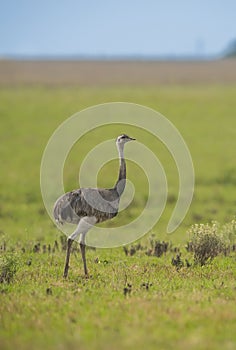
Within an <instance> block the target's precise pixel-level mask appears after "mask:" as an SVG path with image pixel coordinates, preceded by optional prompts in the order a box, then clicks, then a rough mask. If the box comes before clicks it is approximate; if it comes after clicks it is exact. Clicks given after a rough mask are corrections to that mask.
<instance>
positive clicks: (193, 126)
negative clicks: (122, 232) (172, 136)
mask: <svg viewBox="0 0 236 350" xmlns="http://www.w3.org/2000/svg"><path fill="white" fill-rule="evenodd" d="M235 96H236V85H227V86H224V85H223V84H222V85H217V86H216V85H206V84H205V85H189V86H187V87H183V86H177V85H175V86H156V87H155V86H152V87H147V86H146V87H145V88H144V87H142V86H136V87H134V86H130V87H129V86H124V87H123V86H110V87H106V86H104V87H102V88H101V87H99V88H98V87H76V86H73V87H66V88H63V87H60V86H57V87H43V86H32V87H29V86H25V87H20V86H18V87H13V86H12V87H8V88H7V87H2V88H1V90H0V101H1V104H0V121H1V129H0V132H1V147H0V155H1V176H0V188H1V192H0V198H1V202H0V232H1V233H0V235H1V236H0V238H1V246H2V250H1V259H2V260H1V261H3V260H4V259H6V258H8V259H10V261H11V263H12V265H14V266H15V267H16V271H15V272H14V277H13V280H12V282H11V283H6V282H3V283H1V284H0V288H1V295H0V297H1V303H0V309H1V313H0V314H1V316H0V317H1V327H0V337H1V348H2V349H4V350H5V349H6V350H7V349H9V350H10V349H13V348H18V349H19V350H20V349H32V350H33V349H42V348H45V349H72V350H73V349H111V348H112V349H133V348H136V349H143V348H144V347H146V348H147V349H156V348H160V349H184V348H191V349H222V348H223V347H224V348H225V349H235V346H236V336H235V327H236V306H235V305H236V303H235V301H236V279H235V277H236V265H235V264H236V256H235V253H232V254H231V255H230V256H228V257H218V258H216V259H215V260H214V261H213V262H212V263H211V264H209V265H206V266H204V267H199V266H191V267H189V268H187V267H183V268H181V269H180V270H177V269H176V267H175V266H173V265H172V264H171V260H172V258H173V257H174V256H175V255H176V252H175V251H168V252H167V254H166V255H163V256H162V257H161V258H157V257H155V256H147V255H146V254H145V252H146V250H147V249H148V247H150V243H149V237H150V234H151V233H152V234H155V236H156V239H164V240H166V241H172V242H173V246H175V247H178V248H179V249H180V251H181V252H182V258H183V260H184V259H185V258H187V259H188V260H189V261H190V262H192V256H191V254H190V253H188V252H187V251H186V249H185V242H186V241H187V240H188V239H189V237H188V236H187V234H186V231H187V229H188V228H189V227H190V226H191V225H192V224H193V223H198V222H209V221H211V220H218V221H219V222H221V223H225V222H227V221H230V220H231V219H232V218H233V217H234V215H235V205H236V199H235V185H236V165H235V149H236V121H235V110H236V99H235ZM112 101H127V102H134V103H139V104H143V105H146V106H148V107H151V108H154V109H156V110H158V111H159V112H161V113H162V114H163V115H165V116H166V117H167V118H168V119H169V120H170V121H171V122H172V123H173V124H174V125H175V126H176V127H177V128H178V129H179V131H180V132H181V134H182V135H183V137H184V139H185V141H186V143H187V145H188V147H189V149H190V152H191V154H192V158H193V162H194V168H195V173H196V184H195V185H196V188H195V194H194V199H193V202H192V205H191V208H190V210H189V213H188V214H187V216H186V218H185V220H184V222H183V224H182V225H181V227H180V228H179V229H178V230H177V232H175V233H174V234H172V235H171V236H169V235H167V234H166V233H165V230H166V225H167V222H168V220H169V218H170V215H171V212H172V210H173V207H174V204H175V200H176V198H177V194H178V180H177V172H176V169H175V167H174V164H173V161H172V160H171V157H170V155H169V154H168V152H167V151H166V150H165V148H164V147H163V146H162V145H161V144H160V143H158V142H157V141H156V140H154V139H153V138H151V137H150V135H147V134H145V133H143V132H142V131H140V130H135V129H134V128H131V127H130V128H128V130H126V131H127V133H128V134H131V135H132V136H134V137H136V138H137V139H140V140H141V141H142V142H144V143H146V144H147V145H148V146H149V147H150V148H152V149H154V150H155V152H156V153H157V154H158V157H159V159H160V161H161V162H162V164H163V167H164V169H165V170H166V175H167V178H168V183H169V192H170V193H169V200H168V203H167V207H166V209H165V211H164V213H163V216H162V218H161V220H160V221H159V222H158V224H157V225H156V226H155V228H154V229H153V230H152V232H150V233H149V234H148V235H147V236H146V237H144V238H143V239H142V241H141V245H142V246H143V247H144V249H143V250H139V251H138V252H137V253H136V254H134V255H133V256H126V255H125V254H124V251H123V249H122V248H117V249H108V250H103V249H97V250H91V249H89V250H88V253H87V256H88V267H89V271H90V273H91V278H89V279H84V277H83V273H82V266H81V259H80V255H79V252H78V251H77V250H75V252H74V254H73V256H72V260H71V269H70V274H69V278H68V280H63V278H62V270H63V263H64V254H65V253H64V251H63V249H62V246H61V244H60V236H61V234H60V232H59V231H58V230H57V229H56V227H55V226H54V225H53V223H52V222H51V221H50V218H49V217H48V216H47V214H46V212H45V210H44V207H43V203H42V199H41V193H40V186H39V169H40V161H41V157H42V154H43V151H44V148H45V145H46V143H47V141H48V139H49V137H50V136H51V134H52V133H53V131H54V130H55V128H56V127H57V126H58V125H59V124H60V123H61V122H63V121H64V120H65V119H66V118H67V117H69V116H71V115H72V114H73V113H75V112H77V111H78V110H81V109H83V108H85V107H89V106H91V105H95V104H98V103H104V102H112ZM120 132H124V129H123V128H122V126H117V127H115V128H114V126H113V127H107V128H105V129H102V128H101V129H98V130H96V131H95V132H94V133H93V134H92V135H87V136H86V137H84V139H83V140H82V141H81V143H80V145H79V146H80V148H79V151H80V152H78V149H76V148H75V150H73V151H72V154H71V155H70V157H69V159H68V162H67V163H66V165H65V183H66V188H67V189H70V188H74V187H77V172H78V168H79V164H80V160H81V159H82V158H83V156H84V155H85V154H86V152H87V151H88V150H89V149H90V147H91V145H93V144H96V142H97V141H102V140H103V138H104V133H105V135H106V136H107V135H109V137H110V136H111V137H115V136H116V135H117V134H119V133H120ZM114 152H116V150H115V151H114ZM117 166H118V163H117V162H115V161H114V162H111V163H109V164H107V165H106V166H105V167H104V168H103V169H102V170H101V174H100V175H99V178H98V182H99V185H100V186H104V187H108V186H111V185H112V184H113V183H114V180H115V178H116V176H117ZM137 171H139V170H138V169H136V168H135V165H134V164H132V162H128V177H129V178H130V179H131V181H133V182H134V184H136V186H137V188H136V191H137V194H136V197H135V205H133V206H131V208H130V209H127V210H128V211H129V215H130V217H131V218H133V217H135V215H136V214H137V212H139V210H141V208H142V206H143V203H144V201H145V198H146V186H145V185H142V179H143V178H144V177H143V175H142V173H141V172H140V174H139V175H140V176H137ZM137 179H138V180H137ZM157 195H158V193H157ZM125 220H127V217H126V216H125V213H121V215H120V216H118V217H117V218H116V219H115V221H114V225H115V224H116V223H117V224H122V222H125ZM107 225H110V224H109V223H108V224H107ZM55 241H57V242H58V248H57V245H56V246H55V243H54V242H55ZM4 242H5V243H4ZM37 243H40V244H41V246H40V249H36V248H35V245H37ZM43 245H45V246H46V247H44V248H43ZM48 245H50V247H51V250H49V249H48Z"/></svg>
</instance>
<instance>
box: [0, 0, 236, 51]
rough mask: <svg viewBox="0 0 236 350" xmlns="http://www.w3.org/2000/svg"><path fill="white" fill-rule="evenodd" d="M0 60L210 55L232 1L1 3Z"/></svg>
mask: <svg viewBox="0 0 236 350" xmlns="http://www.w3.org/2000/svg"><path fill="white" fill-rule="evenodd" d="M0 5H1V7H0V8H1V11H0V56H6V55H24V56H27V55H30V56H57V55H62V56H67V55H90V56H96V55H107V56H112V55H137V54H138V55H144V56H145V55H149V56H150V55H157V56H165V55H193V54H205V55H215V54H218V53H220V52H221V51H222V50H223V49H224V48H225V47H226V46H227V44H228V43H229V42H230V40H232V39H234V38H236V1H235V0H224V1H222V0H205V1H204V0H195V1H192V0H176V1H174V0H173V1H170V0H162V1H159V0H157V1H155V0H146V1H144V0H141V1H139V0H127V1H125V0H119V1H118V0H117V1H114V0H110V1H109V0H98V1H96V0H87V1H86V0H84V1H80V0H67V1H66V0H48V1H46V0H41V1H38V0H14V1H13V0H4V1H3V0H0Z"/></svg>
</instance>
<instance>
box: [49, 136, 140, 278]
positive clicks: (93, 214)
mask: <svg viewBox="0 0 236 350" xmlns="http://www.w3.org/2000/svg"><path fill="white" fill-rule="evenodd" d="M132 140H135V139H133V138H132V137H129V136H127V135H125V134H123V135H120V136H118V137H117V139H116V146H117V149H118V153H119V161H120V167H119V176H118V180H117V181H116V183H115V186H114V187H113V188H109V189H105V188H80V189H77V190H73V191H71V192H67V193H65V194H63V195H62V196H61V197H60V198H58V200H57V201H56V203H55V205H54V212H53V213H54V218H55V220H56V222H57V223H59V224H63V223H65V222H67V223H72V224H76V225H77V227H76V229H75V231H74V232H73V233H72V234H71V235H70V236H69V237H68V239H67V251H66V261H65V268H64V277H67V275H68V270H69V262H70V253H71V247H72V243H73V241H74V240H76V239H77V238H78V236H79V239H78V240H79V243H80V250H81V255H82V260H83V265H84V273H85V275H86V276H88V269H87V264H86V255H85V247H86V244H85V236H86V233H87V232H88V231H89V229H91V228H92V226H93V225H95V224H97V223H100V222H103V221H106V220H109V219H112V218H113V217H115V216H116V215H117V213H118V209H119V202H120V197H121V195H122V193H123V192H124V189H125V184H126V164H125V158H124V145H125V144H126V142H129V141H132Z"/></svg>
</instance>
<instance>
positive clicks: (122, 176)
mask: <svg viewBox="0 0 236 350" xmlns="http://www.w3.org/2000/svg"><path fill="white" fill-rule="evenodd" d="M124 145H125V144H124V143H118V142H117V144H116V146H117V149H118V153H119V162H120V168H119V176H118V180H117V182H116V184H115V189H116V190H117V192H118V194H119V196H121V195H122V193H123V192H124V189H125V184H126V164H125V158H124Z"/></svg>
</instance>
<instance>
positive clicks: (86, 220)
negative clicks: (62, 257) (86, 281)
mask: <svg viewBox="0 0 236 350" xmlns="http://www.w3.org/2000/svg"><path fill="white" fill-rule="evenodd" d="M96 221H97V220H96V218H95V217H87V216H85V217H83V218H82V219H81V220H80V221H79V223H78V226H77V228H76V230H75V231H74V232H73V233H72V234H71V235H70V236H69V238H68V240H67V252H66V261H65V268H64V277H67V275H68V270H69V262H70V253H71V246H72V243H73V241H74V240H76V239H77V237H78V236H79V235H81V237H80V240H79V243H80V249H81V255H82V260H83V265H84V273H85V276H88V269H87V264H86V255H85V249H86V248H85V236H86V233H87V232H88V230H89V229H90V228H91V227H92V226H93V225H94V224H95V223H96Z"/></svg>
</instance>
